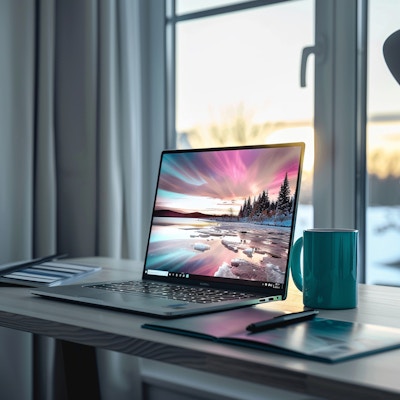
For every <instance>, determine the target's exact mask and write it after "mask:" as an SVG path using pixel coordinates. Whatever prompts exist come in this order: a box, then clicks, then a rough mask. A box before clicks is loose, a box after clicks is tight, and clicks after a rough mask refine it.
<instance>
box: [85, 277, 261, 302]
mask: <svg viewBox="0 0 400 400" xmlns="http://www.w3.org/2000/svg"><path fill="white" fill-rule="evenodd" d="M87 286H88V287H90V288H94V289H101V290H107V291H112V292H121V293H132V294H138V293H147V294H151V295H152V296H157V297H164V298H168V299H172V300H179V301H187V302H190V303H203V304H206V303H216V302H221V301H227V300H238V299H248V298H253V297H256V296H255V295H254V294H251V293H244V292H236V291H230V290H222V289H210V288H201V287H192V286H186V285H168V284H165V283H158V282H143V281H126V282H110V283H99V284H94V285H87Z"/></svg>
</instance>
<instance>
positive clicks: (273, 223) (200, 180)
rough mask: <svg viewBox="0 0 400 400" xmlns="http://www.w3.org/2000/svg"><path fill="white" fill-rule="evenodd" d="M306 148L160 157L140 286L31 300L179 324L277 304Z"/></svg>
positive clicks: (56, 292) (74, 289) (81, 289)
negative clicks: (220, 312)
mask: <svg viewBox="0 0 400 400" xmlns="http://www.w3.org/2000/svg"><path fill="white" fill-rule="evenodd" d="M303 157H304V143H286V144H274V145H259V146H242V147H229V148H227V147H226V148H210V149H191V150H165V151H163V152H162V154H161V160H160V167H159V174H158V183H157V189H156V193H155V199H154V205H153V215H152V219H151V226H150V230H149V238H148V244H147V250H146V256H145V261H144V266H143V273H142V280H141V281H139V282H137V281H136V282H130V281H125V282H98V283H95V284H93V283H92V284H74V285H64V286H55V287H41V288H37V289H34V290H32V291H31V292H32V293H33V294H36V295H40V296H45V297H48V298H52V299H60V300H67V301H72V302H78V303H84V304H90V305H96V306H103V307H109V308H113V309H119V310H125V311H132V312H137V313H144V314H150V315H153V316H161V317H177V316H184V315H193V314H200V313H206V312H213V311H218V310H227V309H232V308H238V307H244V306H250V305H254V304H259V303H264V302H269V301H277V300H284V299H285V298H286V292H287V284H288V275H289V270H288V269H289V268H288V260H289V252H290V248H291V245H292V242H293V234H294V228H295V220H296V211H297V204H298V197H299V192H300V181H301V171H302V165H303Z"/></svg>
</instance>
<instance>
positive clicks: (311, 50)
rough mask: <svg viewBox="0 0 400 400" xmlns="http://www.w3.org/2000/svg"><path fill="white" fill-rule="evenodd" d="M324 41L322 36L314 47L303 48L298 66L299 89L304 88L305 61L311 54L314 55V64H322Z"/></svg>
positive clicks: (324, 50)
mask: <svg viewBox="0 0 400 400" xmlns="http://www.w3.org/2000/svg"><path fill="white" fill-rule="evenodd" d="M325 53H326V40H325V37H324V36H320V37H319V39H318V40H317V43H316V44H315V45H314V46H308V47H304V49H303V51H302V53H301V66H300V87H306V86H307V84H306V72H307V61H308V57H309V56H310V55H311V54H314V55H315V63H316V64H317V63H322V62H323V61H324V60H325Z"/></svg>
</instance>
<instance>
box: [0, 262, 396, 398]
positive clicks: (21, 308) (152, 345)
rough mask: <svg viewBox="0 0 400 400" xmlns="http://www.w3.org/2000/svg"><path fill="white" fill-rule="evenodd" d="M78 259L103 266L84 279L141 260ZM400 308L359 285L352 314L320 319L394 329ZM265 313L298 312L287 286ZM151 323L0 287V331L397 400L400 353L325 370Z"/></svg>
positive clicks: (334, 393) (286, 384)
mask: <svg viewBox="0 0 400 400" xmlns="http://www.w3.org/2000/svg"><path fill="white" fill-rule="evenodd" d="M81 261H82V262H83V261H84V262H85V263H86V264H94V265H100V266H102V267H103V268H102V270H101V271H100V272H99V273H96V274H94V275H91V276H89V277H87V278H86V279H85V281H99V280H109V279H126V278H127V277H130V278H132V277H133V278H137V277H139V276H140V271H141V263H140V262H135V261H129V260H113V259H106V258H90V259H89V258H87V259H82V260H81ZM132 271H133V272H132ZM399 304H400V289H398V288H392V287H382V286H368V285H360V287H359V306H358V307H357V308H356V309H353V310H342V311H336V310H334V311H325V310H324V311H321V313H320V315H321V316H322V317H325V318H334V319H341V320H345V321H358V322H364V323H371V324H379V325H385V326H393V327H398V328H400V307H399ZM263 307H267V308H269V309H271V310H272V309H273V310H282V311H297V310H298V309H299V307H302V295H301V293H300V292H299V291H298V290H297V289H296V288H295V287H294V286H293V285H290V287H289V294H288V298H287V300H285V301H283V302H275V303H270V304H266V305H264V306H263ZM152 321H155V319H154V318H151V317H148V316H143V315H135V314H131V313H127V312H119V311H113V310H106V309H101V308H95V307H89V306H81V305H76V304H70V303H64V302H59V301H53V300H46V299H43V298H40V297H37V296H33V295H31V294H30V289H29V288H22V287H18V288H16V287H11V286H0V326H3V327H8V328H12V329H17V330H22V331H26V332H31V333H34V334H39V335H44V336H50V337H53V338H56V339H62V340H67V341H71V342H74V343H80V344H85V345H89V346H95V347H98V348H104V349H109V350H114V351H118V352H122V353H126V354H132V355H135V356H139V357H143V358H147V359H152V360H157V361H162V362H165V363H170V364H175V365H179V366H182V367H187V368H192V369H196V370H200V371H206V372H211V373H215V374H220V375H224V376H227V377H231V378H236V379H241V380H245V381H250V382H255V383H258V384H262V385H266V386H273V387H277V388H282V389H286V390H292V391H295V392H298V393H307V394H309V395H314V396H322V397H324V398H332V399H338V398H353V399H356V398H360V399H361V398H362V399H370V398H373V399H378V398H382V399H391V398H393V399H394V398H397V399H398V398H400V378H399V377H400V363H399V360H400V349H399V350H394V351H390V352H384V353H380V354H376V355H372V356H368V357H363V358H359V359H356V360H351V361H346V362H342V363H339V364H334V365H328V364H323V363H319V362H314V361H308V360H303V359H298V358H293V357H289V356H282V355H277V354H273V353H268V352H266V351H257V350H253V349H245V348H241V347H240V348H239V347H236V346H231V345H226V344H218V343H211V342H208V341H203V340H199V339H194V338H189V337H188V338H186V337H185V338H183V337H182V336H178V335H173V334H167V333H161V332H155V331H149V330H145V329H142V328H141V325H142V324H143V323H144V322H152Z"/></svg>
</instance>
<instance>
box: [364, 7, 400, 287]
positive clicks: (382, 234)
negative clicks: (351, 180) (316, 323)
mask: <svg viewBox="0 0 400 400" xmlns="http://www.w3.org/2000/svg"><path fill="white" fill-rule="evenodd" d="M368 15H369V19H368V23H369V29H368V97H367V117H368V120H367V149H368V151H367V167H368V209H367V246H366V259H367V260H368V264H367V265H368V268H367V274H366V278H367V279H366V281H367V283H372V284H385V285H397V286H398V285H400V247H399V243H400V85H399V84H398V83H397V81H396V80H395V79H394V77H393V76H392V75H391V73H390V72H389V69H388V67H387V65H386V63H385V60H384V57H383V53H382V48H383V43H384V41H385V40H386V38H387V37H388V36H389V35H391V34H392V33H393V32H395V31H397V30H399V29H400V18H399V15H400V3H399V2H398V1H396V0H370V1H369V13H368Z"/></svg>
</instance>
